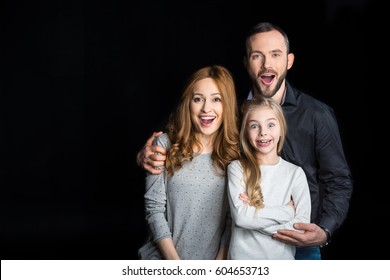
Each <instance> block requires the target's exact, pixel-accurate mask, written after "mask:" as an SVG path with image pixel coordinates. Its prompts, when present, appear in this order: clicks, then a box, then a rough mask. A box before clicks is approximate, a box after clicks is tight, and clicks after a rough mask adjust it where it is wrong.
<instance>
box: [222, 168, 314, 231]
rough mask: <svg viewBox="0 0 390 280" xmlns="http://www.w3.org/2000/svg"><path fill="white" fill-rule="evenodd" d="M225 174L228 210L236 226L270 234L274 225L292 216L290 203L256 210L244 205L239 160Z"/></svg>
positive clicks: (244, 189) (288, 219)
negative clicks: (226, 177) (226, 176)
mask: <svg viewBox="0 0 390 280" xmlns="http://www.w3.org/2000/svg"><path fill="white" fill-rule="evenodd" d="M227 175H228V195H229V204H230V212H231V215H232V220H233V223H234V224H235V225H236V226H238V227H242V228H246V229H252V230H258V231H260V232H263V233H265V234H272V232H273V231H274V228H275V227H278V226H280V225H281V224H285V223H287V222H289V221H290V220H291V219H293V218H294V209H293V207H291V206H290V205H282V206H273V207H265V208H262V209H259V210H257V211H256V208H255V207H253V206H249V205H246V204H244V203H243V202H242V200H240V199H239V194H240V193H243V192H246V188H245V184H244V179H243V170H242V166H241V164H240V163H239V161H234V162H232V163H231V164H230V165H229V166H228V172H227ZM309 204H310V203H309Z"/></svg>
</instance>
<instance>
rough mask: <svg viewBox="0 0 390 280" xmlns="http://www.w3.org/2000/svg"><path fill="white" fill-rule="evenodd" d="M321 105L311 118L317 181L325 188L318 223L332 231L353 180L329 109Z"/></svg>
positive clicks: (344, 208) (338, 222) (342, 215)
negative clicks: (313, 122)
mask: <svg viewBox="0 0 390 280" xmlns="http://www.w3.org/2000/svg"><path fill="white" fill-rule="evenodd" d="M322 109H323V110H322V111H318V112H317V113H316V122H315V124H316V143H317V145H316V149H315V152H316V158H317V159H318V160H317V164H318V181H319V184H320V185H322V187H321V188H323V189H324V190H325V196H324V199H323V201H322V209H323V212H322V215H321V221H320V225H322V226H325V227H326V228H328V229H329V230H330V231H331V232H333V231H334V229H336V228H338V227H339V226H340V225H341V223H342V222H343V221H344V219H345V218H346V216H347V213H348V209H349V201H350V198H351V195H352V188H353V181H352V175H351V172H350V168H349V166H348V163H347V161H346V158H345V155H344V151H343V147H342V142H341V137H340V133H339V129H338V125H337V121H336V118H335V116H334V113H333V110H332V109H331V108H327V107H326V108H322Z"/></svg>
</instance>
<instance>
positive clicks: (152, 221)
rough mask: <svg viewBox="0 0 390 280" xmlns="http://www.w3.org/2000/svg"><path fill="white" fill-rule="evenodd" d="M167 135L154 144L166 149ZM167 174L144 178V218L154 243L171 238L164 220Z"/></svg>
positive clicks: (149, 175)
mask: <svg viewBox="0 0 390 280" xmlns="http://www.w3.org/2000/svg"><path fill="white" fill-rule="evenodd" d="M167 139H168V138H167V135H165V134H163V135H162V136H159V137H157V138H156V139H155V142H154V144H157V145H159V146H162V147H164V148H167V147H168V142H167V141H168V140H167ZM166 184H167V172H166V171H164V172H163V173H161V174H157V175H154V174H150V173H147V174H146V178H145V195H144V202H145V218H146V221H147V224H148V226H149V229H150V231H151V233H152V235H153V240H154V241H159V240H161V239H163V238H166V237H171V236H172V234H171V231H170V229H169V225H168V222H167V218H166V210H167V209H166V208H167V207H166V206H167V194H166Z"/></svg>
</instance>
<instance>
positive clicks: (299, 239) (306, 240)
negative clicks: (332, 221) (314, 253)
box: [272, 223, 327, 246]
mask: <svg viewBox="0 0 390 280" xmlns="http://www.w3.org/2000/svg"><path fill="white" fill-rule="evenodd" d="M294 228H295V229H297V230H301V231H303V232H298V231H294V230H287V229H283V230H278V233H275V234H274V235H272V238H274V239H277V240H279V241H281V242H284V243H287V244H291V245H297V246H317V245H321V244H324V243H325V242H326V240H327V235H326V233H325V231H324V230H323V229H322V228H320V227H319V226H318V225H316V224H309V223H295V224H294Z"/></svg>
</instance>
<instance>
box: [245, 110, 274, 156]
mask: <svg viewBox="0 0 390 280" xmlns="http://www.w3.org/2000/svg"><path fill="white" fill-rule="evenodd" d="M246 130H247V134H248V139H249V142H250V144H251V145H252V146H253V147H254V148H255V150H256V153H257V155H258V156H267V157H269V156H277V155H278V153H277V151H278V150H277V147H278V142H279V139H280V134H281V127H280V123H279V120H278V119H277V117H276V114H275V112H274V111H273V110H272V109H271V108H269V107H264V106H262V107H259V108H256V109H254V110H252V111H251V112H249V115H248V121H247V126H246Z"/></svg>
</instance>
